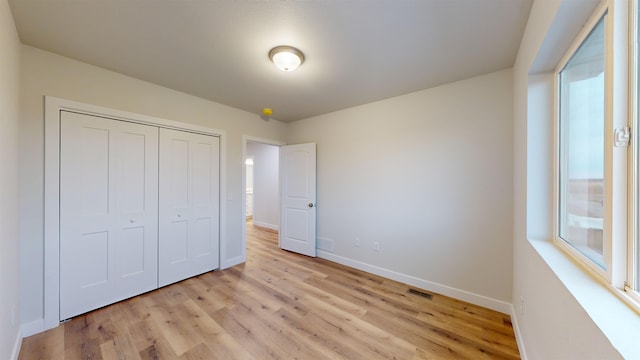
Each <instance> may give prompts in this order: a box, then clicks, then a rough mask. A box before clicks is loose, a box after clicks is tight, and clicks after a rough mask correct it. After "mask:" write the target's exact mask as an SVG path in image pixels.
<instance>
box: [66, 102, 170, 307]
mask: <svg viewBox="0 0 640 360" xmlns="http://www.w3.org/2000/svg"><path fill="white" fill-rule="evenodd" d="M60 126H61V128H60V136H61V138H60V144H61V145H60V318H61V319H67V318H70V317H73V316H75V315H78V314H82V313H85V312H87V311H90V310H93V309H96V308H99V307H102V306H105V305H108V304H111V303H114V302H116V301H120V300H123V299H126V298H129V297H131V296H135V295H137V294H140V293H143V292H146V291H149V290H152V289H155V288H157V286H158V263H157V259H158V258H157V255H158V233H157V231H158V222H157V221H158V128H157V127H153V126H146V125H139V124H134V123H129V122H123V121H117V120H111V119H105V118H101V117H96V116H90V115H84V114H77V113H71V112H65V111H62V112H61V113H60Z"/></svg>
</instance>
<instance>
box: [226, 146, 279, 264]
mask: <svg viewBox="0 0 640 360" xmlns="http://www.w3.org/2000/svg"><path fill="white" fill-rule="evenodd" d="M247 142H255V143H260V144H265V145H272V146H277V147H282V146H284V145H286V143H285V142H283V141H278V140H270V139H264V138H259V137H255V136H249V135H242V191H241V194H242V195H241V196H242V198H241V204H242V206H241V207H242V211H241V212H240V216H242V218H241V219H242V222H241V224H242V235H241V237H242V244H241V246H242V255H241V259H239V260H241V261H239V262H238V263H239V264H240V263H243V262H245V261H247V226H246V222H247V207H246V204H247V192H246V189H245V188H246V184H247V167H246V166H245V164H244V161H245V159H246V157H247ZM254 172H255V168H254ZM279 173H280V163H278V174H279ZM254 179H255V177H254ZM279 183H280V179H278V184H279ZM254 187H255V184H254ZM279 191H280V185H278V192H279ZM254 199H255V197H254ZM278 199H280V196H279V195H278ZM279 207H282V204H279Z"/></svg>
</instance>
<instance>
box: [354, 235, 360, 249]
mask: <svg viewBox="0 0 640 360" xmlns="http://www.w3.org/2000/svg"><path fill="white" fill-rule="evenodd" d="M360 245H361V243H360V238H359V237H356V238H355V240H353V246H355V247H360Z"/></svg>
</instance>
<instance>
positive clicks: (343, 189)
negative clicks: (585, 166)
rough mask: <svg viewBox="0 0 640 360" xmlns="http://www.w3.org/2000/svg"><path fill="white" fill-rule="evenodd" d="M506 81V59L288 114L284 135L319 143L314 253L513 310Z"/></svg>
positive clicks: (509, 81) (510, 111) (508, 89)
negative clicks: (472, 72) (441, 79)
mask: <svg viewBox="0 0 640 360" xmlns="http://www.w3.org/2000/svg"><path fill="white" fill-rule="evenodd" d="M425 66H427V65H425ZM512 85H513V79H512V73H511V70H503V71H499V72H496V73H492V74H488V75H484V76H480V77H476V78H472V79H468V80H464V81H460V82H456V83H452V84H448V85H444V86H440V87H437V88H433V89H428V90H424V91H419V92H415V93H411V94H408V95H404V96H400V97H396V98H391V99H387V100H384V101H380V102H375V103H371V104H367V105H363V106H359V107H355V108H351V109H346V110H343V111H338V112H335V113H330V114H326V115H322V116H318V117H314V118H310V119H305V120H302V121H297V122H294V123H291V124H289V128H288V136H287V140H288V143H289V144H294V143H305V142H316V143H317V171H318V175H317V179H318V188H317V198H318V213H317V214H318V215H317V223H318V239H319V246H318V247H319V249H320V250H321V251H320V255H321V256H323V257H328V258H330V259H332V260H334V261H339V262H342V263H345V264H348V265H351V266H357V267H360V268H364V269H366V270H369V271H374V272H377V273H380V274H383V275H385V276H391V277H393V278H396V279H399V280H402V281H406V282H409V283H412V284H415V285H416V286H422V287H423V288H427V289H432V290H434V291H439V292H441V293H446V294H448V295H452V296H456V297H459V298H463V299H465V300H468V301H472V302H475V303H479V304H481V305H484V306H489V307H493V308H496V309H499V310H501V311H505V312H507V311H509V308H510V305H509V304H510V303H511V282H512V281H511V280H512V279H511V269H512V261H511V260H512V241H511V237H512V205H513V201H512V195H513V194H512V174H513V168H512V164H513V159H512V149H513V144H512V136H513V135H512V134H513V132H512V130H513V129H512V124H513V122H512V119H513V97H512ZM356 238H358V239H359V240H360V243H361V245H360V246H359V247H358V246H355V239H356ZM374 242H379V244H380V251H379V252H376V251H374V250H373V244H374ZM322 250H324V251H322Z"/></svg>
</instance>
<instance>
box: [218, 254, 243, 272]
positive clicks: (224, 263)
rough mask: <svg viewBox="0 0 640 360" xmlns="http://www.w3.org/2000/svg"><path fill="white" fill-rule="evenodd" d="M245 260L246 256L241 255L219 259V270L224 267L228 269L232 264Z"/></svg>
mask: <svg viewBox="0 0 640 360" xmlns="http://www.w3.org/2000/svg"><path fill="white" fill-rule="evenodd" d="M245 261H246V258H245V257H244V256H242V255H240V256H236V257H234V258H231V259H228V260H225V261H220V270H224V269H228V268H230V267H232V266H236V265H238V264H242V263H243V262H245Z"/></svg>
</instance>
